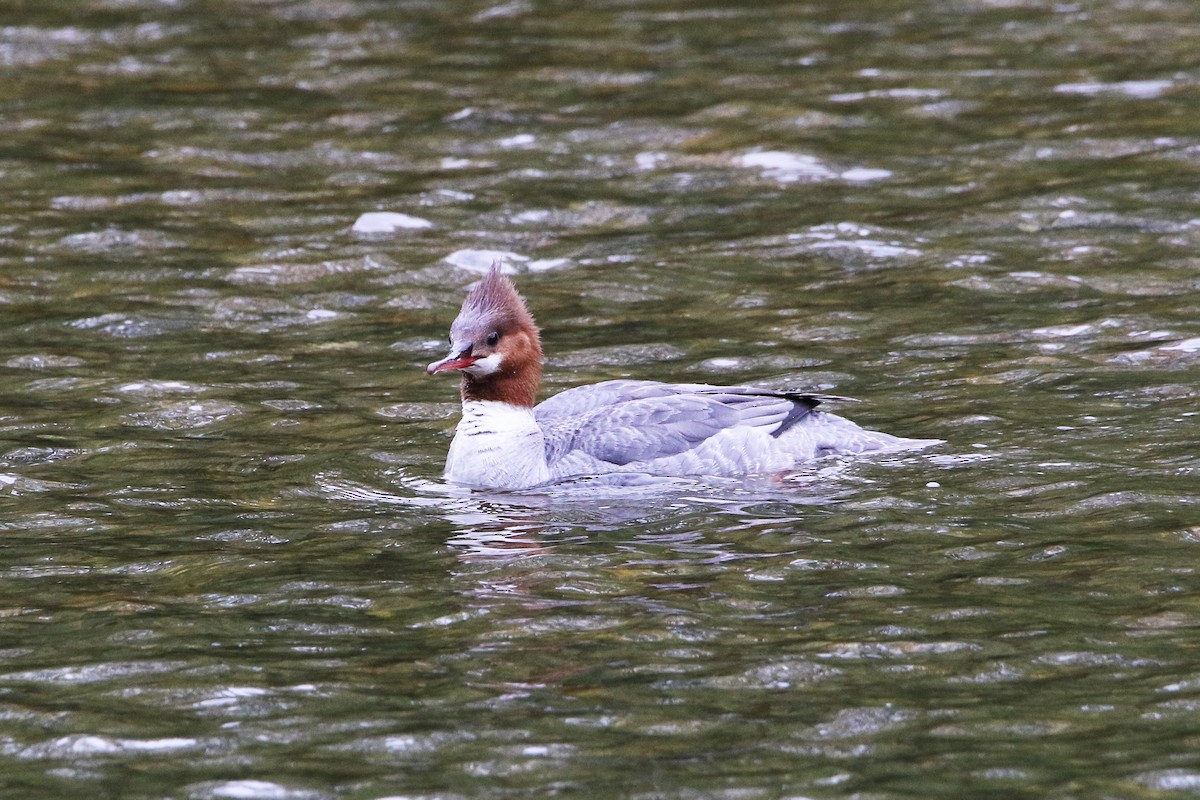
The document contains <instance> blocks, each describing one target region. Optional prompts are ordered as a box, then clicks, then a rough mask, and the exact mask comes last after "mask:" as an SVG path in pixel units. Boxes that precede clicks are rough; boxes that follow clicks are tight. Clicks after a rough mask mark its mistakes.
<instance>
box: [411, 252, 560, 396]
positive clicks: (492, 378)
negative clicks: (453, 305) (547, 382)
mask: <svg viewBox="0 0 1200 800" xmlns="http://www.w3.org/2000/svg"><path fill="white" fill-rule="evenodd" d="M425 371H426V372H427V373H428V374H430V375H433V374H435V373H438V372H452V371H457V372H461V373H462V398H463V400H498V401H501V402H505V403H511V404H513V405H519V406H529V407H532V406H533V404H534V399H535V398H536V396H537V388H538V383H539V382H540V381H541V379H542V344H541V341H540V338H539V334H538V328H537V324H536V323H535V322H534V321H533V315H532V314H530V313H529V309H527V308H526V307H525V300H524V299H523V298H522V297H521V295H520V294H518V293H517V287H515V286H513V282H512V281H510V280H509V279H508V278H506V277H505V276H504V275H503V274H501V272H500V268H499V266H498V265H496V264H493V265H492V268H491V269H490V270H488V273H487V275H485V276H484V278H483V280H481V281H480V282H479V283H477V284H475V287H474V288H473V289H471V291H470V293H469V294H468V295H467V299H466V300H464V301H463V305H462V310H461V311H459V312H458V318H457V319H455V320H454V323H453V324H452V325H451V326H450V354H449V355H447V356H446V357H445V358H443V359H442V360H441V361H435V362H433V363H432V364H430V365H429V366H428V367H427V368H426V369H425Z"/></svg>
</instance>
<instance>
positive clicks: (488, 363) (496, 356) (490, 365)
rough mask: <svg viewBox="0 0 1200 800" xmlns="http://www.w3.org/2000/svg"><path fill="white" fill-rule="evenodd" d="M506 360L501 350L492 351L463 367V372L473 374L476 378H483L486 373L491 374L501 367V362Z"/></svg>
mask: <svg viewBox="0 0 1200 800" xmlns="http://www.w3.org/2000/svg"><path fill="white" fill-rule="evenodd" d="M503 361H504V357H503V356H501V355H500V353H499V352H496V353H492V354H491V355H490V356H488V357H487V358H481V359H479V360H478V361H476V362H475V363H474V364H472V365H471V366H469V367H463V372H465V373H467V374H468V375H473V376H474V377H476V378H482V377H483V376H484V375H491V374H492V373H494V372H496V371H497V370H499V369H500V364H501V363H502V362H503Z"/></svg>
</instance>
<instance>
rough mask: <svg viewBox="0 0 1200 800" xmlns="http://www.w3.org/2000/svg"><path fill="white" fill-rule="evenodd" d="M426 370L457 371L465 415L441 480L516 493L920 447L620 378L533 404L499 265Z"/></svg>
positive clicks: (732, 391) (527, 351) (740, 390)
mask: <svg viewBox="0 0 1200 800" xmlns="http://www.w3.org/2000/svg"><path fill="white" fill-rule="evenodd" d="M450 344H451V351H450V354H449V355H448V356H447V357H446V358H444V359H442V360H441V361H437V362H434V363H433V364H430V365H429V367H428V370H427V371H428V372H429V374H431V375H432V374H434V373H436V372H445V371H450V370H456V371H459V372H461V373H462V375H463V381H462V401H463V417H462V420H461V421H460V422H459V424H458V428H457V430H456V431H455V434H454V441H453V442H452V443H451V445H450V453H449V455H448V456H447V459H446V472H445V477H446V480H448V481H453V482H455V483H461V484H466V485H469V486H475V487H481V488H492V489H524V488H528V487H530V486H536V485H539V484H543V483H551V482H554V481H558V480H562V479H565V478H570V477H575V476H583V475H601V474H605V473H611V472H641V473H649V474H652V475H667V476H682V475H711V476H736V475H751V474H759V473H778V472H781V471H785V470H790V469H792V468H794V467H795V466H796V465H797V464H800V463H802V462H805V461H810V460H812V459H815V458H819V457H821V456H826V455H832V454H838V453H865V452H874V451H885V450H899V449H907V448H913V447H924V446H926V445H929V444H933V443H934V442H935V441H936V440H929V439H904V438H901V437H897V436H892V435H890V434H886V433H879V432H876V431H869V430H866V429H864V428H861V427H859V426H858V425H856V424H854V423H853V422H851V421H849V420H847V419H843V418H842V417H839V416H836V415H834V414H830V413H827V412H821V411H815V410H814V409H815V408H816V407H817V405H819V404H820V403H821V401H822V400H824V399H828V398H825V397H822V396H820V395H809V394H797V393H791V392H772V391H769V390H765V389H757V388H754V387H748V386H708V385H704V384H681V383H659V382H656V381H633V380H618V381H606V382H604V383H597V384H592V385H590V386H580V387H578V388H575V389H569V390H567V391H565V392H562V393H561V394H558V395H555V396H554V397H551V398H550V399H548V400H546V401H544V402H542V403H541V404H539V405H536V406H535V405H534V393H535V392H536V390H537V385H538V382H539V381H540V379H541V356H542V352H541V345H540V340H539V334H538V329H537V326H536V324H535V323H534V321H533V317H532V316H531V315H530V314H529V312H528V310H527V309H526V308H525V302H524V300H523V299H522V298H521V296H520V295H519V294H518V293H517V290H516V288H515V287H514V286H513V285H512V282H511V281H509V280H508V278H506V277H504V276H503V275H502V274H501V273H500V271H499V270H498V269H496V268H495V267H493V268H492V270H491V271H490V272H489V273H488V274H487V276H486V277H485V278H484V279H483V280H482V281H481V282H480V283H479V284H478V285H476V287H475V288H474V289H473V290H472V291H471V293H470V294H469V295H468V296H467V299H466V301H465V302H464V303H463V308H462V311H461V312H460V313H459V315H458V318H457V319H456V320H455V321H454V324H453V325H452V326H451V329H450Z"/></svg>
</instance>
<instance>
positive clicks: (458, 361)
mask: <svg viewBox="0 0 1200 800" xmlns="http://www.w3.org/2000/svg"><path fill="white" fill-rule="evenodd" d="M478 360H479V359H477V358H475V357H474V356H468V355H463V354H462V353H451V354H450V355H448V356H446V357H445V358H443V359H442V360H441V361H435V362H433V363H432V364H430V365H429V366H428V367H426V368H425V374H427V375H436V374H437V373H439V372H454V371H455V370H460V369H466V368H467V367H469V366H471V365H472V364H474V363H475V362H476V361H478Z"/></svg>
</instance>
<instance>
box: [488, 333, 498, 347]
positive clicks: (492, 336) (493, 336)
mask: <svg viewBox="0 0 1200 800" xmlns="http://www.w3.org/2000/svg"><path fill="white" fill-rule="evenodd" d="M499 343H500V334H498V333H496V332H495V331H492V332H491V333H489V334H488V335H487V346H488V347H495V346H496V345H498V344H499Z"/></svg>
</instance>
